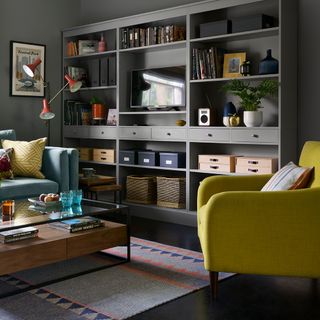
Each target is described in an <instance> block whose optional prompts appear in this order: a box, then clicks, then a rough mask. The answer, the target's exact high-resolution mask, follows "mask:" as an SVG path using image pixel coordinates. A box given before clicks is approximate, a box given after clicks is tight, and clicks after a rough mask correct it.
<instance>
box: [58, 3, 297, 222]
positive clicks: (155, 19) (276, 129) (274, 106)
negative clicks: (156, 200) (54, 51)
mask: <svg viewBox="0 0 320 320" xmlns="http://www.w3.org/2000/svg"><path fill="white" fill-rule="evenodd" d="M261 14H265V15H268V16H271V17H273V20H274V23H273V25H272V26H269V27H267V28H262V27H261V28H259V27H256V28H253V29H251V30H245V31H241V32H238V31H237V32H232V29H231V33H224V34H218V35H212V36H205V37H201V34H200V25H201V24H204V23H208V22H219V21H222V20H226V19H228V20H230V21H231V22H232V21H233V19H237V18H242V17H244V18H245V17H247V16H253V15H261ZM296 14H297V1H296V0H235V1H234V0H223V1H214V0H212V1H211V0H209V1H203V2H196V3H192V4H188V5H185V6H179V7H176V8H170V9H168V10H160V11H155V12H150V13H145V14H140V15H136V16H129V17H124V18H120V19H115V20H110V21H104V22H100V23H96V24H93V25H85V26H79V27H75V28H72V29H67V30H64V31H63V45H64V59H63V66H62V68H63V71H65V70H66V68H68V67H78V68H87V70H88V76H87V77H88V78H89V79H90V77H93V79H94V80H95V81H98V82H97V83H98V84H94V85H90V81H89V85H87V86H84V87H83V88H81V89H80V90H79V91H78V92H77V93H71V92H70V91H69V90H65V91H64V95H63V103H64V105H65V104H66V103H67V102H66V101H78V102H81V103H87V104H88V103H89V102H90V100H91V99H92V97H96V98H97V99H99V100H101V101H103V102H104V104H105V105H106V106H107V108H108V109H113V110H114V112H115V115H116V118H117V124H116V126H114V127H111V126H106V125H105V124H103V123H95V125H94V124H93V123H91V124H89V125H82V124H81V121H79V122H78V123H77V124H70V123H69V122H68V121H66V120H67V119H68V118H66V113H65V115H64V119H63V121H64V122H63V123H64V125H63V144H64V145H65V146H73V147H93V148H113V149H114V150H115V151H116V162H115V163H114V164H113V165H110V164H109V165H107V164H103V163H97V162H95V161H81V163H80V165H81V166H88V165H90V166H94V167H95V168H96V169H97V170H98V171H99V173H101V174H108V175H115V176H116V177H117V180H118V183H119V184H123V185H125V183H126V177H127V176H128V175H155V176H158V175H161V176H177V177H184V178H185V179H186V207H185V208H184V209H169V208H162V207H157V206H156V205H138V204H132V203H130V204H129V205H130V209H131V212H132V214H135V215H140V216H145V217H150V216H151V217H152V218H154V219H162V220H166V221H173V222H178V223H184V224H191V225H195V221H196V216H195V213H196V203H197V188H198V185H199V183H200V182H201V181H202V180H203V179H204V178H205V177H207V176H210V175H213V174H221V173H218V172H213V171H205V170H199V169H198V155H199V154H230V155H245V156H251V155H252V156H253V155H256V156H257V155H260V156H267V157H272V158H278V165H279V166H281V165H283V164H285V163H287V162H288V161H290V160H295V159H296V157H297V150H296V145H297V143H296V130H297V128H296V123H297V121H296V119H297V101H296V96H295V95H294V94H293V93H295V92H296V85H297V79H296V61H297V52H296V28H297V27H296V22H297V20H296V19H297V17H296ZM101 38H103V39H104V41H105V44H106V46H105V51H103V52H93V53H85V54H82V55H79V48H78V46H79V40H93V41H95V42H94V43H96V42H99V41H100V40H101ZM71 42H72V43H75V44H73V46H75V47H77V50H78V51H77V50H75V53H77V54H76V55H71V54H70V51H71V50H70V48H69V53H68V46H69V47H70V46H71V45H70V44H69V43H71ZM268 49H272V54H273V56H274V57H275V58H276V59H277V60H278V61H279V72H278V73H276V74H263V75H261V74H259V70H258V66H259V62H260V61H261V60H262V59H263V58H265V56H266V52H267V50H268ZM237 52H245V53H246V57H247V59H248V60H250V62H251V73H250V75H249V76H246V77H243V76H241V75H239V77H238V79H240V80H242V81H250V82H252V83H256V84H258V83H260V82H261V81H262V80H264V79H273V80H276V81H278V82H279V83H280V85H279V90H278V94H277V96H276V97H274V98H272V99H265V100H263V108H262V110H263V119H264V122H263V124H262V126H261V127H256V128H247V127H244V126H239V127H225V126H224V125H223V122H222V119H223V108H224V105H225V103H226V102H227V101H232V102H233V103H234V104H235V105H236V106H237V107H238V105H239V104H238V100H237V99H236V98H234V97H233V96H231V95H229V94H226V93H225V92H224V91H222V89H221V88H222V86H223V84H224V83H226V82H227V81H230V80H232V79H234V78H229V77H224V76H223V72H222V68H223V58H224V54H225V53H237ZM199 57H200V59H203V62H202V68H204V70H206V74H204V73H203V74H201V70H200V67H201V65H200V63H199ZM110 61H112V62H111V63H113V67H112V68H113V70H114V74H112V75H110V74H109V73H110ZM197 64H199V65H197ZM172 66H184V68H185V105H184V106H183V107H179V108H171V109H170V108H169V109H160V108H159V109H152V110H149V109H147V108H132V105H131V97H130V95H131V85H132V84H131V73H132V70H139V69H150V68H162V67H172ZM106 68H107V69H108V70H107V72H106ZM197 68H198V71H197ZM90 70H91V72H90ZM92 70H94V72H93V74H92ZM199 71H200V72H199ZM90 73H91V74H90ZM106 74H107V79H109V77H111V79H112V83H110V81H109V80H107V83H101V75H102V76H105V75H106ZM97 77H98V78H99V79H97ZM91 82H92V81H91ZM208 107H212V108H214V110H215V113H214V114H215V117H216V121H215V125H214V126H208V127H202V126H199V121H198V120H199V119H198V109H199V108H208ZM75 109H76V110H75V111H77V112H78V115H77V116H78V118H81V113H82V111H81V108H80V109H78V108H75ZM181 120H183V121H185V123H186V124H185V126H182V127H180V126H177V125H176V123H178V122H179V121H180V123H181ZM127 149H137V150H153V151H158V152H161V151H169V152H170V151H171V152H182V153H185V154H186V165H185V167H184V168H164V167H160V166H144V165H139V164H123V163H120V162H119V151H120V150H127ZM227 174H230V175H237V173H232V172H231V173H227ZM123 197H124V199H123V200H125V198H126V195H125V192H124V193H123Z"/></svg>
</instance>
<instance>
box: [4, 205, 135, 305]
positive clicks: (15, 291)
mask: <svg viewBox="0 0 320 320" xmlns="http://www.w3.org/2000/svg"><path fill="white" fill-rule="evenodd" d="M83 202H84V203H86V202H88V204H90V205H91V204H92V203H94V204H96V205H97V206H99V207H103V204H105V202H103V201H95V200H86V199H84V200H83ZM123 211H125V217H126V218H125V224H126V226H127V243H126V247H127V256H126V258H122V257H119V256H116V255H114V254H110V253H106V252H102V251H99V252H98V253H99V255H101V256H107V257H112V258H116V259H118V260H119V261H118V262H116V263H113V264H111V265H105V266H100V267H96V268H93V269H89V270H85V271H81V272H78V273H74V274H71V275H67V276H64V277H60V278H57V279H53V280H49V281H45V282H42V283H39V284H35V285H33V284H30V285H29V286H28V287H26V288H22V289H17V290H13V291H10V292H8V293H0V299H2V298H6V297H10V296H13V295H16V294H19V293H23V292H26V291H30V290H34V289H38V288H41V287H45V286H48V285H51V284H54V283H57V282H61V281H65V280H69V279H72V278H76V277H79V276H82V275H85V274H88V273H92V272H96V271H100V270H104V269H108V268H111V267H115V266H118V265H120V264H123V263H127V262H130V260H131V246H130V229H131V217H130V212H129V207H127V206H123V205H121V213H123ZM106 214H107V215H108V213H106ZM115 220H117V222H123V221H119V219H113V220H110V219H109V221H115Z"/></svg>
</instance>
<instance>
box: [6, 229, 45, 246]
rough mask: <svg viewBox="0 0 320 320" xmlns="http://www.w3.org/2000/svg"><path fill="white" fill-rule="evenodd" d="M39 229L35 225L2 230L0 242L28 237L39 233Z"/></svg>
mask: <svg viewBox="0 0 320 320" xmlns="http://www.w3.org/2000/svg"><path fill="white" fill-rule="evenodd" d="M38 232H39V230H38V229H37V228H35V227H24V228H19V229H13V230H8V231H2V232H0V242H2V243H5V242H10V241H15V240H21V239H26V238H27V237H29V238H30V237H33V236H35V235H37V233H38Z"/></svg>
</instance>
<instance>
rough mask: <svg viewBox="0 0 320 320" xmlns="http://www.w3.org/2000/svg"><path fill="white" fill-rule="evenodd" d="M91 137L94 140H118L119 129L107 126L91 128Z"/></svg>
mask: <svg viewBox="0 0 320 320" xmlns="http://www.w3.org/2000/svg"><path fill="white" fill-rule="evenodd" d="M89 137H90V138H92V139H116V138H117V128H116V127H107V126H92V127H89Z"/></svg>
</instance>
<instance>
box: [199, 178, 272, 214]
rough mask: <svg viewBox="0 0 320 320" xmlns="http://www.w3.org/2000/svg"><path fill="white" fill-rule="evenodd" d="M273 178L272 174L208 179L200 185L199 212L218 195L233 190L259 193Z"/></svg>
mask: <svg viewBox="0 0 320 320" xmlns="http://www.w3.org/2000/svg"><path fill="white" fill-rule="evenodd" d="M271 177H272V175H271V174H263V175H248V176H212V177H208V178H206V179H204V180H203V181H202V182H201V183H200V186H199V189H198V199H197V201H198V210H199V209H200V208H201V207H202V206H203V205H205V204H206V203H207V202H208V200H209V199H210V197H211V196H212V195H214V194H216V193H219V192H223V191H232V190H239V191H241V190H243V191H245V190H246V191H250V190H251V191H254V190H256V191H258V190H261V189H262V187H263V186H264V185H265V184H266V183H267V181H268V180H269V179H270V178H271Z"/></svg>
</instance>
